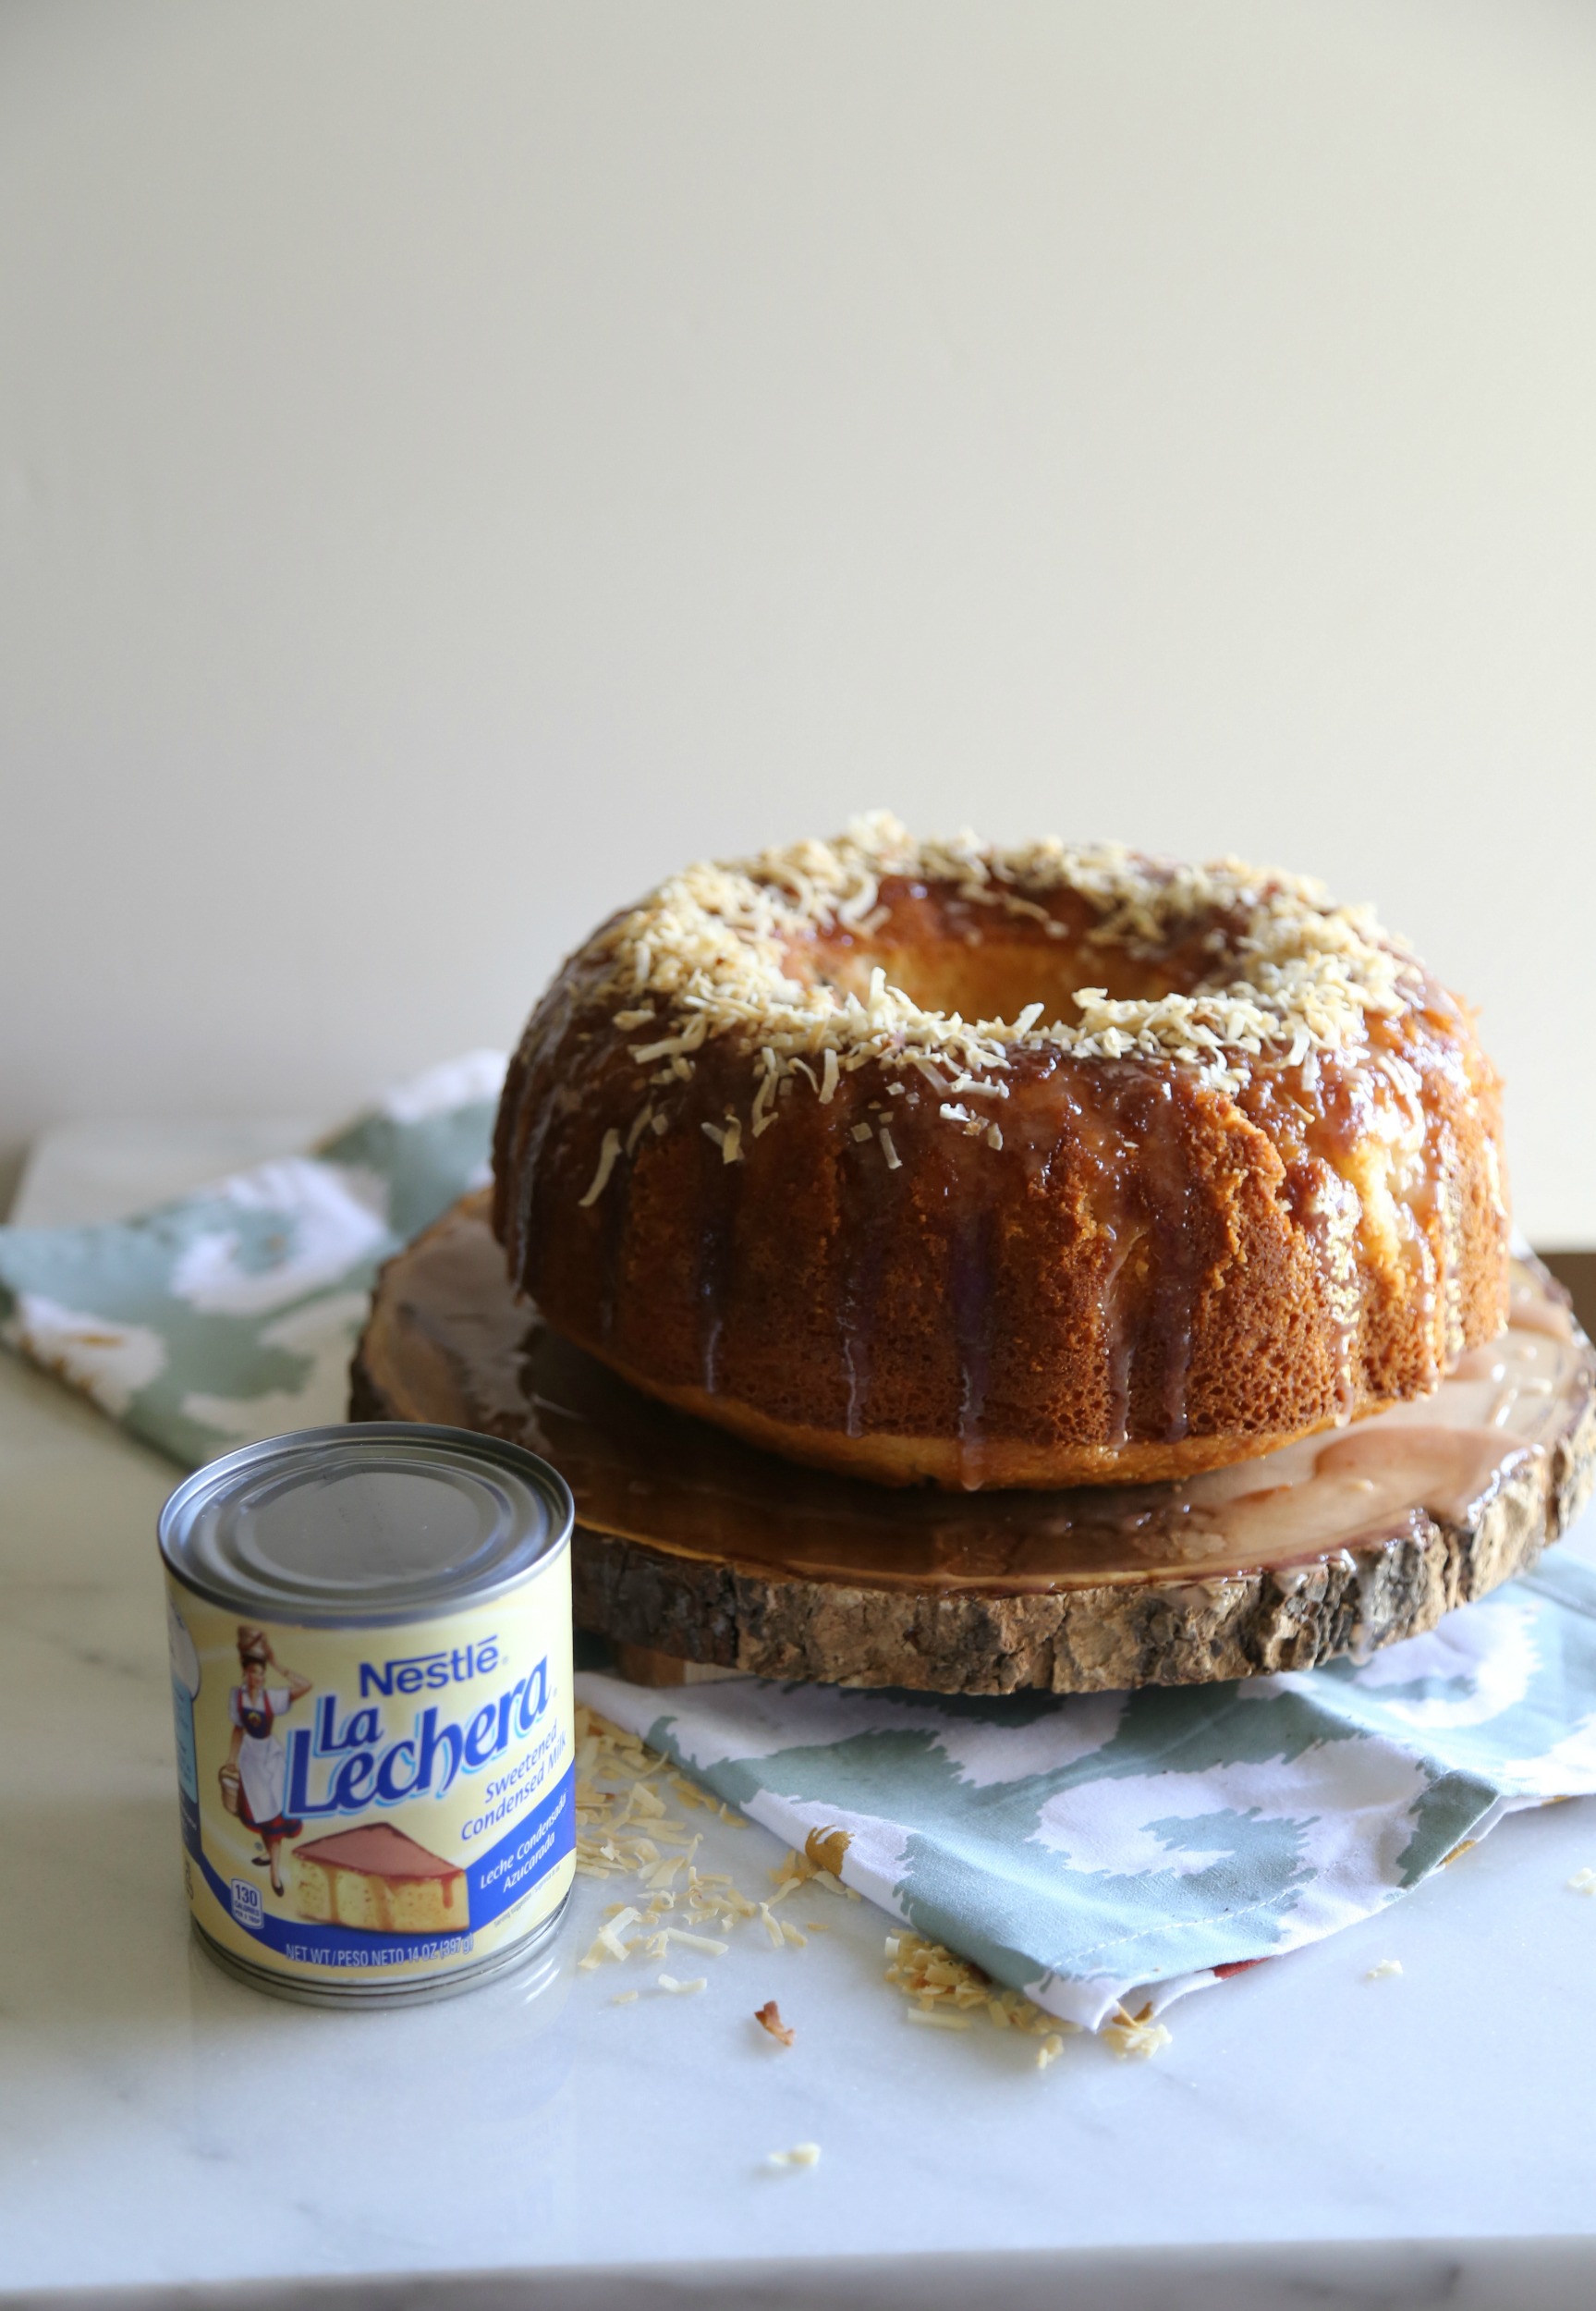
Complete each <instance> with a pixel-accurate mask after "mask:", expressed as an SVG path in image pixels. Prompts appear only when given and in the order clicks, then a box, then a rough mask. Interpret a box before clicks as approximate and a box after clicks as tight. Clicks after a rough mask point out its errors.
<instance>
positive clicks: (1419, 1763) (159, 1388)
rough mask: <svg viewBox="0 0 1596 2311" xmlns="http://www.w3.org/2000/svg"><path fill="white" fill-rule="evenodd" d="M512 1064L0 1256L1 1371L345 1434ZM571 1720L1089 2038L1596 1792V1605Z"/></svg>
mask: <svg viewBox="0 0 1596 2311" xmlns="http://www.w3.org/2000/svg"><path fill="white" fill-rule="evenodd" d="M503 1065H504V1063H503V1060H502V1058H500V1057H499V1056H498V1055H497V1054H493V1053H479V1054H476V1055H474V1056H473V1057H471V1058H467V1059H464V1060H460V1061H457V1062H455V1063H453V1064H452V1065H450V1066H448V1067H445V1068H440V1069H437V1070H433V1072H432V1073H430V1074H428V1075H426V1076H424V1077H421V1078H420V1079H419V1080H418V1081H416V1082H412V1083H409V1084H408V1085H406V1086H405V1087H403V1088H402V1089H401V1090H400V1091H398V1092H396V1093H394V1094H392V1095H391V1096H390V1097H389V1098H387V1099H386V1100H384V1102H383V1103H382V1105H381V1106H380V1107H377V1108H375V1109H374V1110H372V1112H371V1113H370V1114H368V1115H365V1116H363V1117H361V1118H359V1119H358V1120H357V1121H356V1122H354V1123H352V1124H351V1125H349V1127H348V1128H347V1130H345V1131H340V1132H338V1133H336V1134H335V1136H334V1137H333V1138H331V1139H329V1140H326V1141H324V1142H323V1143H322V1144H321V1145H320V1146H319V1147H317V1148H315V1149H314V1150H312V1152H311V1154H310V1155H308V1156H298V1157H292V1158H288V1159H286V1160H285V1161H282V1162H279V1163H271V1164H262V1165H260V1166H258V1167H257V1168H255V1169H253V1170H251V1171H248V1172H243V1173H240V1174H239V1175H238V1176H237V1177H236V1178H234V1179H230V1180H222V1181H220V1182H219V1183H218V1184H217V1185H216V1186H214V1187H213V1188H210V1189H206V1190H203V1191H201V1192H200V1193H198V1194H196V1195H192V1196H188V1197H185V1198H183V1199H181V1200H180V1201H178V1202H177V1203H174V1204H167V1205H165V1206H164V1207H163V1208H162V1209H161V1210H159V1211H156V1212H151V1213H148V1214H145V1215H143V1216H141V1217H139V1218H136V1219H130V1220H127V1221H122V1222H117V1223H113V1224H109V1225H104V1226H98V1227H87V1228H50V1229H24V1228H0V1327H3V1337H4V1338H5V1339H6V1340H7V1341H8V1342H9V1343H10V1344H11V1345H13V1346H15V1347H17V1348H18V1349H19V1350H20V1351H22V1352H23V1353H25V1354H27V1355H29V1356H31V1357H32V1358H34V1359H35V1360H36V1361H37V1362H38V1363H42V1364H43V1365H45V1366H47V1367H48V1368H49V1369H51V1370H52V1371H55V1372H56V1373H58V1374H59V1376H61V1377H62V1378H63V1379H64V1380H66V1381H67V1382H69V1383H70V1384H71V1385H73V1386H75V1387H77V1388H79V1389H81V1390H82V1391H83V1392H84V1393H85V1394H87V1395H89V1396H90V1397H91V1398H92V1399H93V1400H94V1401H95V1402H96V1403H97V1404H99V1405H100V1406H101V1407H102V1408H103V1410H104V1411H105V1412H109V1413H110V1414H111V1415H112V1417H113V1418H115V1419H116V1420H119V1421H121V1422H122V1423H123V1424H124V1425H126V1426H127V1427H128V1428H129V1429H132V1430H133V1431H134V1432H135V1433H136V1434H138V1435H139V1436H140V1437H144V1438H146V1439H147V1440H148V1441H149V1442H150V1443H152V1444H154V1445H157V1446H159V1447H160V1448H161V1449H163V1450H164V1451H166V1452H168V1453H170V1454H171V1455H172V1456H173V1458H174V1459H175V1460H177V1461H182V1462H184V1463H186V1464H192V1463H194V1462H197V1461H203V1460H206V1459H209V1458H211V1457H212V1456H213V1455H214V1454H216V1453H218V1452H223V1451H226V1450H228V1449H231V1448H232V1447H233V1446H234V1445H237V1444H240V1443H243V1442H245V1441H247V1440H248V1439H250V1438H251V1437H261V1436H268V1435H271V1434H273V1433H274V1431H278V1430H281V1429H286V1428H297V1427H309V1426H313V1425H320V1424H322V1423H323V1422H329V1421H337V1420H341V1419H342V1418H343V1417H344V1415H345V1410H346V1403H347V1365H348V1360H349V1354H350V1351H351V1349H352V1347H353V1344H354V1340H355V1336H356V1334H357V1333H358V1331H359V1327H360V1324H361V1322H362V1320H363V1318H364V1314H365V1310H366V1304H367V1295H368V1293H369V1291H370V1289H371V1284H372V1278H373V1277H374V1276H375V1273H376V1270H377V1268H378V1266H380V1264H381V1263H382V1262H383V1261H384V1259H386V1258H387V1257H388V1256H389V1254H390V1253H393V1252H394V1251H395V1250H396V1249H397V1248H398V1246H399V1245H400V1244H401V1243H403V1242H405V1241H407V1240H408V1238H409V1237H411V1236H412V1235H414V1234H415V1233H416V1232H417V1230H418V1229H421V1228H424V1227H425V1226H426V1225H427V1224H428V1222H429V1221H431V1220H432V1219H433V1218H434V1217H436V1216H437V1215H438V1213H440V1212H441V1211H443V1210H444V1209H445V1207H446V1206H447V1205H448V1204H451V1203H452V1202H453V1201H454V1200H455V1198H456V1197H457V1196H458V1195H460V1194H462V1193H463V1192H465V1191H466V1189H467V1188H469V1187H471V1186H473V1185H475V1184H477V1183H478V1182H479V1181H481V1180H483V1179H484V1178H485V1177H486V1169H487V1154H488V1144H489V1137H490V1133H491V1131H492V1126H493V1107H494V1103H495V1100H496V1097H497V1094H498V1088H499V1082H500V1079H501V1076H502V1072H503ZM579 1685H580V1690H581V1692H582V1694H583V1697H584V1699H586V1700H587V1701H589V1702H590V1703H591V1705H592V1706H594V1707H595V1708H598V1709H601V1710H603V1712H604V1714H605V1715H606V1716H609V1717H611V1718H615V1720H616V1721H617V1722H619V1723H620V1724H622V1725H625V1726H627V1727H628V1728H630V1729H631V1730H633V1731H634V1732H637V1733H640V1734H641V1735H642V1736H643V1737H644V1738H645V1739H646V1740H648V1741H649V1742H652V1743H654V1744H655V1745H656V1746H658V1747H660V1748H662V1749H664V1750H665V1751H667V1752H668V1753H669V1754H670V1755H673V1756H674V1757H675V1758H676V1760H677V1761H678V1762H679V1763H680V1764H681V1765H682V1767H684V1768H686V1769H687V1770H688V1772H690V1773H691V1774H693V1775H694V1776H695V1777H696V1778H697V1779H700V1780H701V1781H703V1782H705V1783H707V1784H708V1785H709V1787H710V1788H712V1789H713V1790H714V1791H716V1793H717V1794H718V1795H719V1796H721V1797H722V1798H724V1799H725V1800H726V1801H727V1802H728V1803H729V1804H733V1805H736V1806H737V1807H739V1808H740V1809H741V1810H742V1811H743V1812H744V1813H746V1814H748V1815H749V1816H752V1818H753V1819H755V1820H756V1821H760V1822H762V1823H764V1824H765V1825H766V1826H767V1827H768V1828H771V1829H773V1830H774V1831H775V1833H776V1834H777V1836H778V1837H780V1838H782V1839H784V1840H786V1842H787V1843H789V1844H792V1845H796V1846H800V1847H801V1846H802V1844H803V1842H804V1840H805V1837H806V1836H807V1834H808V1832H809V1831H810V1829H814V1828H841V1829H845V1830H846V1831H847V1833H848V1838H849V1843H848V1846H847V1855H846V1858H845V1860H844V1864H843V1877H844V1878H845V1880H846V1882H847V1883H848V1884H849V1885H851V1886H853V1887H854V1888H856V1889H857V1890H858V1891H859V1893H861V1894H864V1895H867V1896H868V1897H869V1898H870V1899H871V1901H875V1902H878V1903H879V1904H880V1905H881V1907H882V1908H883V1910H885V1911H887V1912H889V1913H890V1914H892V1915H893V1916H895V1917H896V1918H898V1919H901V1920H903V1921H905V1922H907V1923H908V1925H909V1926H911V1927H913V1928H914V1929H915V1930H916V1931H917V1932H919V1933H921V1934H924V1935H926V1936H928V1937H930V1938H932V1939H934V1940H937V1941H942V1942H945V1943H947V1944H948V1945H949V1946H950V1947H951V1948H952V1949H954V1950H958V1951H960V1952H962V1953H963V1954H964V1955H965V1956H967V1957H969V1958H972V1959H975V1960H976V1961H977V1962H979V1963H981V1965H983V1966H984V1967H985V1968H986V1969H987V1970H988V1972H989V1973H990V1974H992V1975H993V1976H994V1977H995V1978H996V1979H997V1980H998V1981H1000V1982H1003V1983H1006V1984H1010V1985H1012V1986H1013V1987H1016V1988H1019V1989H1023V1990H1025V1991H1027V1992H1028V1993H1029V1995H1030V1996H1031V1997H1032V1998H1034V1999H1036V2001H1037V2002H1038V2004H1039V2005H1041V2006H1042V2007H1044V2008H1046V2009H1047V2010H1048V2011H1050V2012H1053V2013H1055V2014H1057V2015H1059V2016H1060V2017H1062V2018H1064V2019H1066V2020H1068V2021H1071V2022H1078V2023H1083V2024H1086V2025H1088V2026H1089V2027H1092V2028H1095V2027H1097V2026H1098V2025H1100V2024H1102V2023H1103V2020H1104V2019H1105V2018H1107V2017H1109V2016H1112V2015H1113V2014H1114V2013H1115V2011H1116V2010H1117V2009H1118V2008H1119V2007H1120V2006H1122V2005H1123V2006H1127V2007H1128V2008H1129V2009H1130V2010H1131V2011H1133V2012H1135V2011H1139V2010H1140V2008H1141V2007H1142V2006H1144V2005H1151V2007H1152V2008H1153V2010H1154V2011H1157V2010H1158V2009H1159V2008H1160V2007H1161V2006H1163V2005H1166V2004H1167V2003H1168V2002H1169V2001H1170V1999H1173V1998H1176V1997H1177V1996H1178V1995H1179V1994H1180V1993H1181V1992H1182V1991H1184V1990H1188V1989H1193V1988H1196V1987H1200V1986H1201V1985H1203V1984H1207V1983H1212V1982H1214V1981H1216V1980H1218V1979H1220V1978H1221V1977H1222V1976H1223V1975H1224V1974H1226V1973H1228V1972H1230V1971H1233V1970H1234V1969H1236V1968H1237V1967H1240V1966H1245V1965H1249V1964H1251V1963H1255V1962H1256V1961H1258V1960H1259V1959H1261V1958H1266V1957H1272V1956H1274V1955H1276V1954H1277V1953H1279V1952H1280V1951H1283V1950H1292V1949H1295V1948H1297V1947H1298V1946H1299V1945H1300V1944H1302V1943H1305V1942H1310V1941H1315V1940H1318V1939H1319V1938H1322V1936H1324V1935H1326V1934H1331V1933H1334V1931H1335V1929H1336V1928H1337V1927H1338V1926H1346V1925H1348V1924H1350V1923H1351V1922H1352V1921H1354V1920H1355V1919H1358V1918H1365V1917H1369V1916H1371V1915H1372V1914H1374V1913H1375V1912H1377V1911H1380V1910H1383V1909H1384V1908H1385V1907H1386V1906H1387V1905H1388V1904H1389V1903H1391V1902H1393V1901H1397V1900H1398V1899H1400V1897H1401V1896H1402V1895H1403V1894H1404V1893H1405V1892H1407V1890H1408V1889H1410V1888H1411V1887H1413V1886H1415V1885H1417V1884H1418V1883H1419V1880H1420V1879H1422V1878H1423V1877H1427V1876H1428V1875H1429V1874H1430V1873H1431V1872H1432V1871H1433V1870H1434V1869H1435V1868H1436V1867H1437V1866H1438V1865H1440V1863H1441V1862H1442V1861H1443V1860H1444V1857H1445V1856H1446V1855H1447V1854H1448V1853H1449V1852H1452V1851H1453V1850H1454V1849H1455V1848H1456V1846H1458V1845H1459V1844H1461V1843H1462V1842H1463V1841H1464V1840H1468V1839H1478V1838H1480V1837H1482V1836H1483V1835H1484V1833H1485V1832H1486V1831H1487V1830H1488V1829H1489V1828H1491V1827H1492V1825H1493V1824H1494V1823H1495V1822H1496V1821H1498V1820H1500V1819H1501V1817H1502V1816H1503V1815H1504V1814H1506V1813H1510V1812H1512V1811H1514V1810H1515V1809H1516V1808H1517V1807H1519V1806H1524V1805H1533V1804H1540V1803H1541V1802H1543V1801H1544V1800H1546V1799H1548V1798H1553V1797H1573V1796H1580V1795H1585V1794H1589V1793H1591V1792H1596V1573H1592V1572H1591V1571H1589V1570H1588V1569H1587V1568H1586V1567H1585V1566H1584V1565H1583V1564H1581V1563H1579V1562H1578V1560H1576V1559H1571V1558H1569V1557H1567V1556H1566V1555H1565V1554H1564V1553H1563V1552H1561V1551H1558V1552H1555V1553H1554V1554H1553V1556H1552V1557H1551V1558H1549V1559H1547V1560H1546V1562H1545V1563H1544V1564H1543V1565H1542V1567H1541V1569H1540V1570H1539V1571H1537V1572H1535V1573H1533V1574H1531V1575H1530V1576H1529V1577H1528V1578H1527V1579H1524V1580H1521V1581H1518V1582H1516V1583H1513V1584H1512V1585H1511V1586H1510V1587H1508V1588H1505V1589H1503V1590H1501V1591H1499V1592H1498V1593H1497V1594H1496V1595H1495V1596H1492V1597H1488V1598H1486V1599H1485V1600H1484V1601H1483V1602H1482V1603H1481V1604H1479V1605H1473V1606H1470V1607H1468V1608H1467V1609H1466V1610H1465V1611H1463V1612H1459V1613H1454V1614H1452V1615H1451V1616H1450V1617H1449V1618H1448V1619H1447V1620H1444V1622H1443V1623H1442V1625H1441V1627H1440V1628H1439V1629H1437V1630H1436V1631H1434V1632H1432V1634H1431V1635H1429V1636H1426V1637H1415V1638H1412V1639H1410V1640H1409V1641H1408V1642H1407V1644H1405V1645H1394V1646H1391V1647H1390V1648H1388V1649H1387V1650H1386V1651H1384V1652H1383V1653H1379V1654H1376V1655H1375V1657H1374V1658H1373V1659H1372V1660H1371V1661H1370V1662H1368V1663H1367V1664H1366V1665H1365V1666H1363V1667H1362V1668H1356V1667H1354V1666H1352V1665H1351V1664H1350V1663H1347V1662H1338V1663H1335V1664H1334V1665H1333V1666H1332V1667H1330V1668H1328V1669H1315V1670H1311V1671H1309V1672H1307V1673H1304V1674H1298V1675H1291V1676H1284V1677H1267V1678H1257V1679H1254V1680H1251V1681H1247V1682H1243V1683H1239V1684H1232V1685H1212V1686H1188V1687H1178V1688H1172V1689H1154V1690H1152V1691H1150V1692H1145V1693H1139V1694H1092V1695H1086V1696H1082V1697H1080V1698H1078V1699H1069V1700H1054V1699H1051V1698H1049V1697H1046V1696H1043V1695H1037V1694H1022V1695H1017V1696H1014V1697H1013V1698H1010V1699H1007V1700H983V1701H957V1700H944V1699H936V1698H934V1697H932V1696H929V1695H926V1694H903V1693H848V1692H844V1691H842V1690H840V1689H837V1688H834V1687H823V1686H801V1685H799V1686H792V1685H777V1684H773V1683H768V1682H765V1681H761V1680H759V1679H756V1678H732V1679H725V1680H723V1681H718V1682H714V1683H709V1684H703V1685H694V1686H686V1687H680V1688H676V1689H673V1690H671V1691H670V1692H669V1694H668V1695H667V1694H664V1693H662V1692H660V1691H658V1690H654V1689H649V1688H645V1687H641V1686H636V1685H630V1684H627V1683H624V1682H622V1681H620V1680H619V1679H617V1678H614V1677H611V1676H608V1675H605V1674H603V1672H599V1671H588V1672H586V1673H585V1674H584V1675H583V1677H582V1678H581V1680H580V1681H579Z"/></svg>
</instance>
